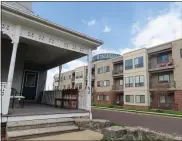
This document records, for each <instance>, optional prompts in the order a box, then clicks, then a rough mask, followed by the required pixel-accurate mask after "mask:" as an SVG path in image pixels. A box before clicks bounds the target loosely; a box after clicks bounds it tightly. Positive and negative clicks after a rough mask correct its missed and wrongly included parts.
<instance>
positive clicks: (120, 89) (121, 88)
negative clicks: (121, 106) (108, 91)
mask: <svg viewBox="0 0 182 141" xmlns="http://www.w3.org/2000/svg"><path fill="white" fill-rule="evenodd" d="M112 90H115V91H123V86H121V85H113V86H112Z"/></svg>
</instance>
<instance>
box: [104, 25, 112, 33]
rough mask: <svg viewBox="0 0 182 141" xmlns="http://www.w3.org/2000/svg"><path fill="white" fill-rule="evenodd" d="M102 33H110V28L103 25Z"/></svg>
mask: <svg viewBox="0 0 182 141" xmlns="http://www.w3.org/2000/svg"><path fill="white" fill-rule="evenodd" d="M103 32H111V28H109V27H108V26H107V25H105V27H104V30H103Z"/></svg>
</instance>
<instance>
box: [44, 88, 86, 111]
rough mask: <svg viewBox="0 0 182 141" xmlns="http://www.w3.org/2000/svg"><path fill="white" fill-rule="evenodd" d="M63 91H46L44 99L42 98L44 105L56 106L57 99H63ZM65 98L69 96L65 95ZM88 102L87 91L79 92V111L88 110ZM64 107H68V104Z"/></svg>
mask: <svg viewBox="0 0 182 141" xmlns="http://www.w3.org/2000/svg"><path fill="white" fill-rule="evenodd" d="M62 95H63V94H62V91H61V90H57V91H56V90H55V91H54V90H53V91H44V93H43V97H42V103H44V104H48V105H52V106H54V105H55V98H62ZM64 98H69V97H67V95H65V97H64ZM86 101H87V95H86V90H79V93H78V109H85V110H86V104H87V103H86ZM57 105H61V103H57ZM64 106H67V103H64ZM72 106H73V107H75V104H72Z"/></svg>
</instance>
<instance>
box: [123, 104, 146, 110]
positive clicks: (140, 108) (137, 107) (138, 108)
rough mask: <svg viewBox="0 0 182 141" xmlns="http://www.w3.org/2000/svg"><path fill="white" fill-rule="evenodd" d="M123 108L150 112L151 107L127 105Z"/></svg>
mask: <svg viewBox="0 0 182 141" xmlns="http://www.w3.org/2000/svg"><path fill="white" fill-rule="evenodd" d="M123 107H124V108H134V109H137V110H148V109H149V106H138V105H126V104H125V105H124V106H123Z"/></svg>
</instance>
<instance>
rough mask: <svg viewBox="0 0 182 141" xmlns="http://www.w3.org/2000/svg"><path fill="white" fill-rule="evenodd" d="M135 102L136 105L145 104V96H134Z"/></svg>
mask: <svg viewBox="0 0 182 141" xmlns="http://www.w3.org/2000/svg"><path fill="white" fill-rule="evenodd" d="M135 101H136V103H145V95H136V96H135Z"/></svg>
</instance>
